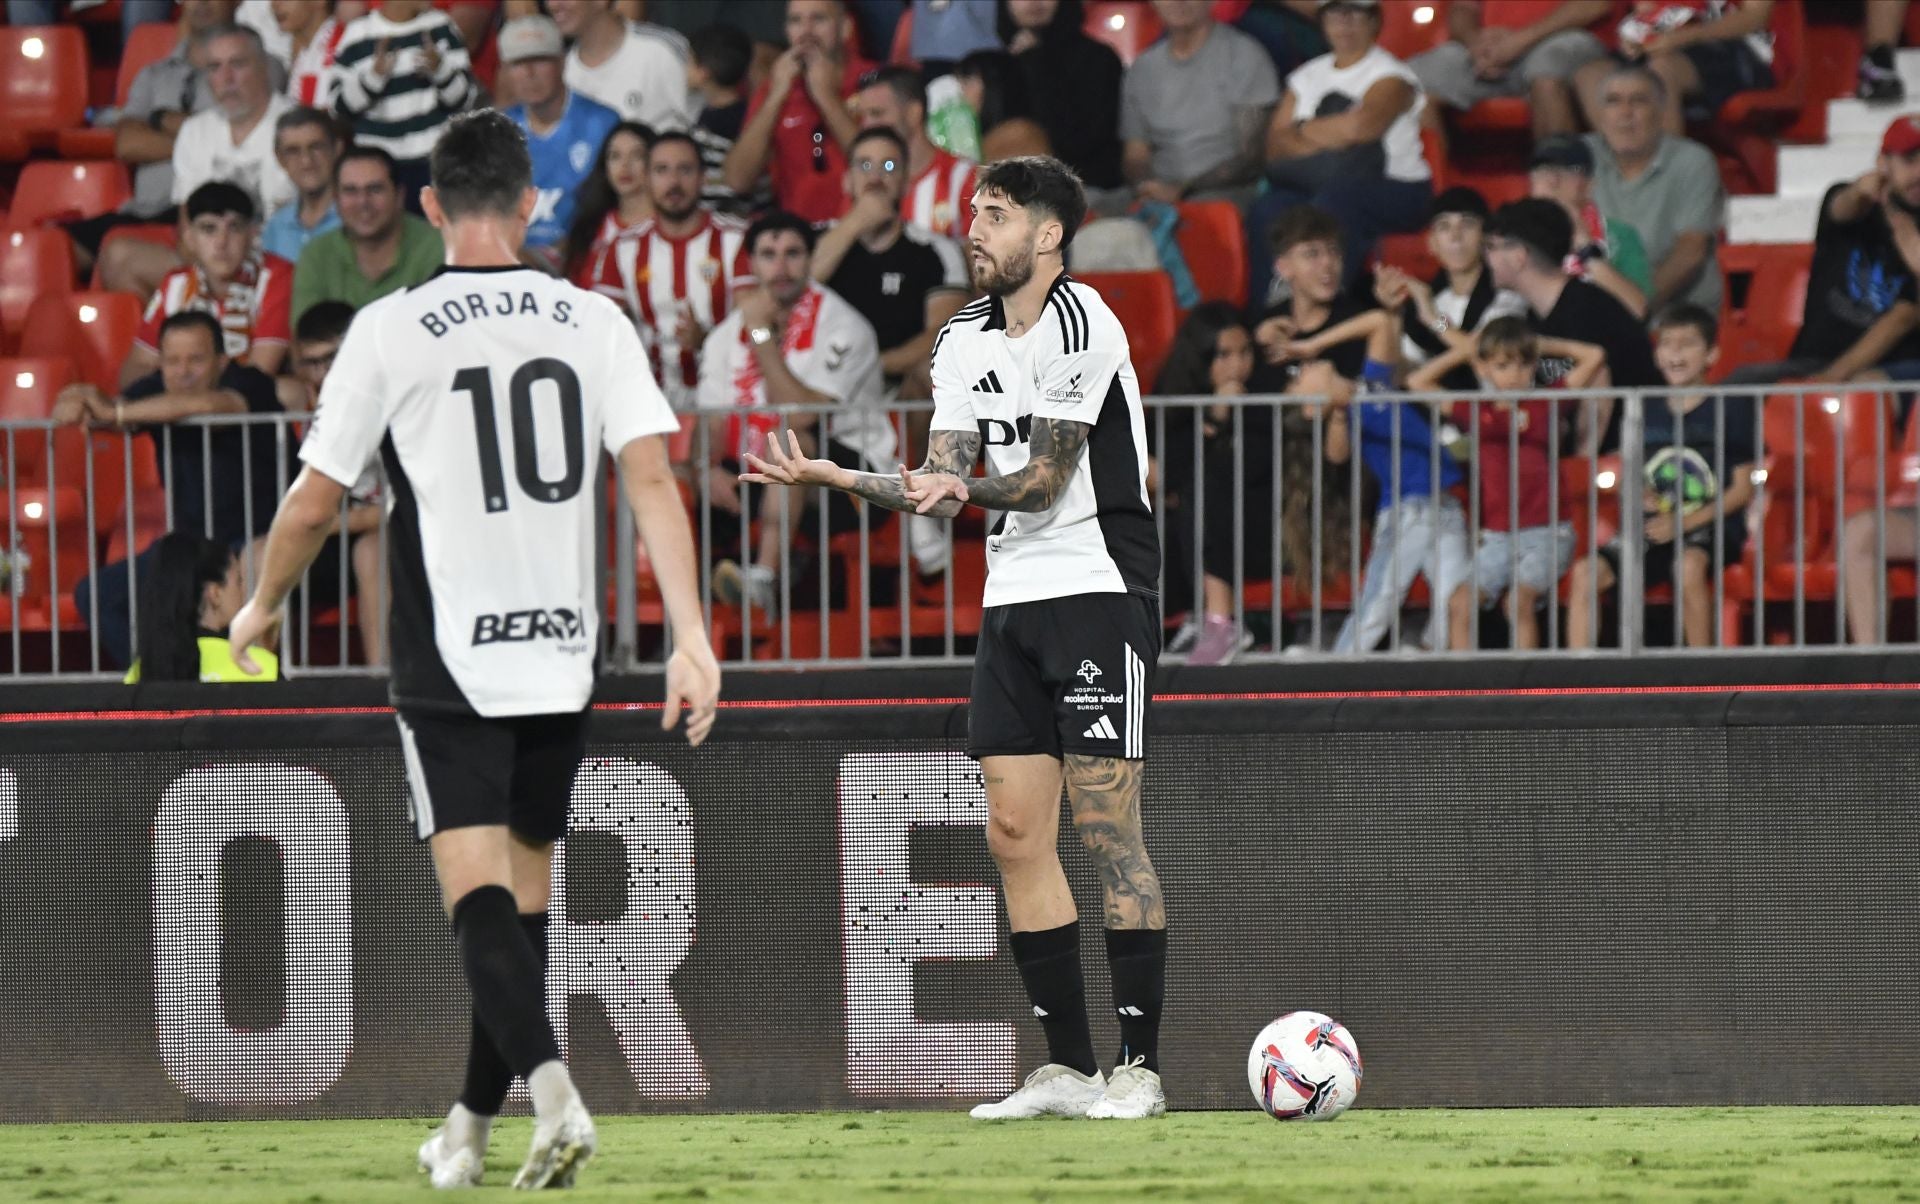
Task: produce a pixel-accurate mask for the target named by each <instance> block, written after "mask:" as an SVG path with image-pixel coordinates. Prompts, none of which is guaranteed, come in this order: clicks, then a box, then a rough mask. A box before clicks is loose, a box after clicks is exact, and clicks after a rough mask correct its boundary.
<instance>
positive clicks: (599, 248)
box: [573, 208, 653, 305]
mask: <svg viewBox="0 0 1920 1204" xmlns="http://www.w3.org/2000/svg"><path fill="white" fill-rule="evenodd" d="M652 220H653V219H652V218H651V217H643V218H641V219H640V220H639V221H637V222H635V223H633V224H632V225H631V226H623V225H621V224H620V211H619V209H617V208H616V209H609V210H608V211H607V215H606V216H605V217H603V218H601V219H600V229H599V230H598V231H596V232H595V233H594V236H593V246H591V247H589V248H588V249H587V257H586V258H585V259H583V260H581V261H580V266H579V267H578V268H577V269H575V270H574V273H573V282H574V283H575V284H577V285H579V286H580V287H581V288H583V289H586V290H587V291H588V292H593V293H599V294H601V295H602V296H605V297H611V298H612V299H613V300H615V301H618V302H619V303H620V304H622V305H625V304H626V303H627V286H626V284H625V283H624V282H623V281H622V280H621V279H620V266H619V264H617V263H615V262H614V258H613V244H614V243H616V242H619V241H620V240H621V239H622V238H633V237H638V236H639V234H640V232H641V231H642V230H644V229H646V227H647V223H648V222H651V221H652Z"/></svg>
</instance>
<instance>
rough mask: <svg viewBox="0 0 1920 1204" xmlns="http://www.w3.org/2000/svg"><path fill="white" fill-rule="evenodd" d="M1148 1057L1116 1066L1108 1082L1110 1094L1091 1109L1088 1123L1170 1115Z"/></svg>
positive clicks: (1165, 1099)
mask: <svg viewBox="0 0 1920 1204" xmlns="http://www.w3.org/2000/svg"><path fill="white" fill-rule="evenodd" d="M1145 1062H1146V1059H1145V1058H1135V1059H1134V1060H1133V1061H1131V1062H1128V1063H1127V1064H1126V1065H1125V1066H1120V1067H1116V1068H1115V1069H1114V1072H1113V1077H1112V1078H1110V1079H1108V1080H1107V1093H1106V1094H1105V1095H1103V1096H1101V1097H1100V1098H1099V1099H1097V1100H1095V1101H1094V1104H1093V1106H1092V1107H1091V1108H1088V1109H1087V1119H1088V1120H1145V1119H1146V1118H1147V1117H1149V1116H1165V1115H1166V1114H1167V1093H1166V1092H1165V1091H1162V1090H1161V1089H1160V1076H1159V1075H1158V1074H1156V1073H1154V1072H1153V1071H1151V1070H1148V1069H1147V1068H1146V1066H1145V1065H1144V1063H1145Z"/></svg>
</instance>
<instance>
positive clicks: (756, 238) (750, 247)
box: [747, 209, 813, 255]
mask: <svg viewBox="0 0 1920 1204" xmlns="http://www.w3.org/2000/svg"><path fill="white" fill-rule="evenodd" d="M782 230H791V231H793V232H794V233H795V234H798V235H799V236H800V241H801V242H803V243H805V244H807V254H809V255H811V254H813V227H812V226H810V225H808V224H807V221H806V219H805V218H802V217H800V216H798V215H797V214H792V213H788V212H787V211H786V210H785V209H775V210H773V211H772V212H771V213H764V214H762V215H761V216H760V217H759V218H758V219H757V220H756V221H755V222H754V223H753V224H752V225H751V226H748V227H747V254H749V255H751V254H753V253H754V251H755V250H756V249H757V248H758V247H759V245H760V240H761V238H763V237H764V236H766V235H768V234H778V233H780V232H781V231H782Z"/></svg>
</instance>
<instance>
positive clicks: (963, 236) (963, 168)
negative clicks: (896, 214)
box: [900, 146, 980, 244]
mask: <svg viewBox="0 0 1920 1204" xmlns="http://www.w3.org/2000/svg"><path fill="white" fill-rule="evenodd" d="M979 170H980V165H979V164H978V163H975V162H974V161H973V160H971V159H962V158H960V157H959V156H958V155H953V154H949V153H947V152H946V151H943V150H941V149H940V148H939V147H937V146H936V147H934V148H933V162H931V163H929V164H927V169H926V170H925V171H923V172H921V173H920V174H919V175H917V176H915V177H914V178H913V180H912V182H911V183H909V184H908V185H907V195H906V197H905V198H904V199H903V200H902V201H901V203H900V216H901V217H902V218H903V219H905V221H906V222H907V224H908V225H910V226H918V227H920V228H921V229H922V230H925V231H926V232H927V233H929V234H938V235H939V236H940V237H942V238H952V239H957V240H959V241H960V242H961V243H962V244H965V242H966V241H967V227H968V226H971V225H972V224H973V184H974V176H975V175H976V174H977V173H978V172H979Z"/></svg>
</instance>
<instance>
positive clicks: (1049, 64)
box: [1000, 0, 1126, 188]
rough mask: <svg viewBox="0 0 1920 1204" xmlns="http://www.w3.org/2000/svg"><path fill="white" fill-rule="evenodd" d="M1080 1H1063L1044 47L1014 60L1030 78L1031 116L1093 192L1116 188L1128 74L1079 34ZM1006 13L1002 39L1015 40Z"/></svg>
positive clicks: (1097, 44)
mask: <svg viewBox="0 0 1920 1204" xmlns="http://www.w3.org/2000/svg"><path fill="white" fill-rule="evenodd" d="M1084 20H1085V14H1084V13H1083V12H1082V11H1081V7H1080V0H1060V7H1059V9H1058V10H1057V11H1055V13H1054V15H1053V23H1052V24H1051V25H1049V26H1047V29H1046V32H1045V33H1044V34H1043V35H1042V36H1041V39H1040V44H1039V45H1038V46H1035V47H1033V48H1032V49H1030V50H1023V51H1021V52H1020V53H1019V54H1017V55H1015V56H1014V61H1016V62H1018V63H1019V64H1020V69H1021V71H1023V72H1024V73H1025V74H1026V77H1027V95H1028V97H1029V98H1030V99H1031V100H1032V102H1033V110H1034V112H1033V116H1034V118H1035V119H1036V120H1038V121H1039V123H1040V125H1041V128H1043V129H1045V130H1046V131H1047V140H1048V141H1049V142H1051V143H1053V153H1054V154H1055V155H1057V156H1059V158H1060V159H1061V161H1062V162H1064V163H1066V164H1067V166H1069V167H1071V168H1073V169H1074V170H1075V171H1077V172H1079V173H1080V178H1081V179H1082V180H1083V181H1085V182H1086V185H1087V187H1089V188H1118V187H1120V185H1121V183H1123V180H1122V178H1121V175H1120V80H1121V77H1122V76H1123V75H1124V74H1125V73H1126V69H1125V68H1124V67H1122V66H1121V65H1120V56H1119V55H1117V54H1115V53H1114V52H1113V48H1112V47H1110V46H1107V45H1104V44H1103V43H1100V42H1096V41H1094V40H1093V39H1092V38H1090V37H1088V36H1087V35H1086V34H1085V33H1082V32H1081V29H1080V26H1081V22H1082V21H1084ZM1013 32H1014V31H1013V28H1012V23H1011V22H1010V21H1008V20H1007V19H1006V17H1005V15H1004V13H1003V15H1002V17H1001V28H1000V34H1001V37H1003V38H1010V37H1012V36H1013Z"/></svg>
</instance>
